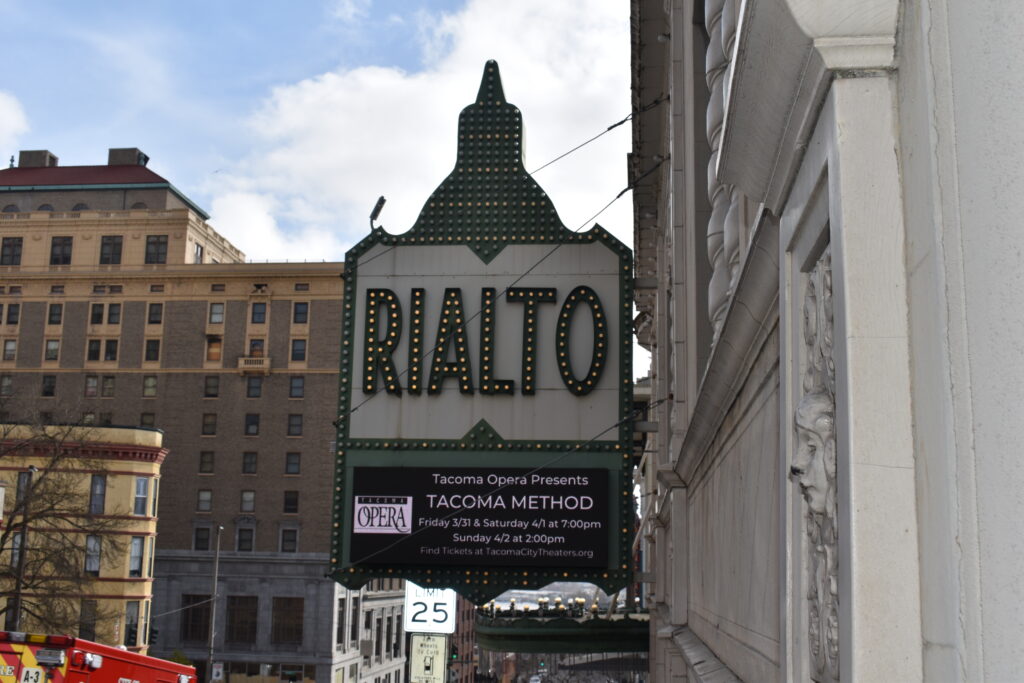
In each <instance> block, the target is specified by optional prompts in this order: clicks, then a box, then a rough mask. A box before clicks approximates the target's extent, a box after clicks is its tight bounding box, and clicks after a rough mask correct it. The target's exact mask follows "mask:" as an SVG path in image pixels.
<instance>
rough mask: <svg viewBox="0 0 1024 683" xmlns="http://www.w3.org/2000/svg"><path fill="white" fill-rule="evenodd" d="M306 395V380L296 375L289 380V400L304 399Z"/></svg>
mask: <svg viewBox="0 0 1024 683" xmlns="http://www.w3.org/2000/svg"><path fill="white" fill-rule="evenodd" d="M305 395H306V378H305V377H303V376H302V375H295V376H293V377H291V378H290V379H289V380H288V398H302V397H303V396H305Z"/></svg>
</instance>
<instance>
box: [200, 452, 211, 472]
mask: <svg viewBox="0 0 1024 683" xmlns="http://www.w3.org/2000/svg"><path fill="white" fill-rule="evenodd" d="M199 472H200V473H202V474H213V451H199Z"/></svg>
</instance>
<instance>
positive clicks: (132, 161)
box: [107, 147, 149, 166]
mask: <svg viewBox="0 0 1024 683" xmlns="http://www.w3.org/2000/svg"><path fill="white" fill-rule="evenodd" d="M148 163H149V156H147V155H146V153H145V152H143V151H142V150H141V149H139V148H138V147H116V148H115V147H111V148H110V151H109V153H108V154H107V166H145V165H146V164H148Z"/></svg>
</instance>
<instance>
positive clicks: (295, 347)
mask: <svg viewBox="0 0 1024 683" xmlns="http://www.w3.org/2000/svg"><path fill="white" fill-rule="evenodd" d="M292 360H294V361H298V362H303V361H305V360H306V340H305V339H292Z"/></svg>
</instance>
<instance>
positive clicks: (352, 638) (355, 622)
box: [348, 595, 359, 645]
mask: <svg viewBox="0 0 1024 683" xmlns="http://www.w3.org/2000/svg"><path fill="white" fill-rule="evenodd" d="M348 627H349V631H348V640H349V642H350V643H352V644H353V645H355V644H356V643H358V642H359V596H358V595H357V596H353V597H352V618H351V619H349V620H348Z"/></svg>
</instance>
